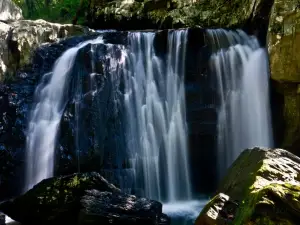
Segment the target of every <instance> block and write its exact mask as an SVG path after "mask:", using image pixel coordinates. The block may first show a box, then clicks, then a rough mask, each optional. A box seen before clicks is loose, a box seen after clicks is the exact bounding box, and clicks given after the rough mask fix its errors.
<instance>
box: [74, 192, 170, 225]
mask: <svg viewBox="0 0 300 225" xmlns="http://www.w3.org/2000/svg"><path fill="white" fill-rule="evenodd" d="M81 204H82V206H83V209H82V210H81V211H80V216H79V222H78V223H79V224H80V225H98V224H99V221H101V224H116V225H120V224H130V225H140V224H143V225H147V224H149V225H151V224H161V225H164V224H170V221H169V219H168V217H167V216H165V215H164V214H162V213H161V212H162V204H161V203H159V202H157V201H153V200H149V199H146V198H138V197H136V196H134V195H128V194H123V193H120V194H113V193H111V192H100V191H97V190H91V191H87V192H86V194H85V196H84V197H83V198H82V200H81Z"/></svg>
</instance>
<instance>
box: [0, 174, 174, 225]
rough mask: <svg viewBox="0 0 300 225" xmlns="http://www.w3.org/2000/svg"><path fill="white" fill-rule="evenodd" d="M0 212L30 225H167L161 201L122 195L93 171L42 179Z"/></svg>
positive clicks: (167, 221)
mask: <svg viewBox="0 0 300 225" xmlns="http://www.w3.org/2000/svg"><path fill="white" fill-rule="evenodd" d="M0 211H2V212H3V213H4V214H6V215H8V216H9V217H11V218H12V219H14V220H16V221H18V222H20V223H22V224H30V225H75V224H77V225H98V224H101V225H128V224H130V225H140V224H144V225H169V224H170V219H169V218H168V217H167V216H166V215H164V214H163V213H162V204H161V203H160V202H157V201H154V200H150V199H147V198H139V197H136V196H134V195H129V194H125V193H122V192H121V191H120V189H118V188H116V187H115V186H114V185H112V184H110V183H108V182H107V181H106V180H105V179H104V178H103V177H102V176H101V175H100V174H98V173H96V172H91V173H76V174H72V175H68V176H60V177H53V178H49V179H46V180H43V181H41V182H40V183H38V184H37V185H36V186H34V187H33V188H32V189H31V190H29V191H28V192H26V193H25V194H24V195H22V196H20V197H17V198H15V199H12V200H10V201H6V202H4V203H1V204H0Z"/></svg>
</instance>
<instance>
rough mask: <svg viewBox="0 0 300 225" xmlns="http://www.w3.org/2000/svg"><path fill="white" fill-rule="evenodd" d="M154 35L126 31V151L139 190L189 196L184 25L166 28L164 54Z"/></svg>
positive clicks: (161, 197)
mask: <svg viewBox="0 0 300 225" xmlns="http://www.w3.org/2000/svg"><path fill="white" fill-rule="evenodd" d="M154 38H155V34H154V33H151V32H146V33H138V32H136V33H130V34H129V42H130V43H129V45H130V50H129V55H128V58H127V64H126V70H125V75H124V82H125V95H124V101H125V108H126V119H125V120H126V121H127V125H126V128H127V130H126V135H127V136H126V140H127V146H128V151H129V152H130V153H131V161H132V164H133V165H134V166H135V168H136V178H137V181H136V183H137V186H138V187H140V188H141V189H143V190H144V193H143V195H144V196H147V197H149V198H152V199H157V200H161V201H162V200H165V201H169V202H173V201H176V200H183V199H184V200H188V199H190V198H191V186H190V177H189V168H188V157H187V155H188V150H187V125H186V112H185V110H186V109H185V87H184V73H185V52H186V41H187V31H186V30H180V31H169V33H168V44H167V54H166V55H167V56H166V58H160V57H158V56H157V55H156V53H155V49H154V45H153V43H154Z"/></svg>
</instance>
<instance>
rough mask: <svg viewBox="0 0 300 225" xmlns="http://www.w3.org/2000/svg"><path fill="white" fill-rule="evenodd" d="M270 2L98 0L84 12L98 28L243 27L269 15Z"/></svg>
mask: <svg viewBox="0 0 300 225" xmlns="http://www.w3.org/2000/svg"><path fill="white" fill-rule="evenodd" d="M272 2H273V0H233V1H227V0H201V1H196V2H193V1H182V0H159V1H154V0H144V1H134V0H133V1H122V0H116V1H108V2H102V1H101V2H99V3H96V4H92V6H91V7H90V8H88V9H87V11H88V13H87V15H88V24H89V25H90V26H91V27H93V28H98V29H99V28H116V29H128V28H129V29H147V28H153V29H157V28H179V27H194V26H200V27H205V28H209V27H211V28H213V27H218V28H219V27H227V28H229V27H244V26H245V25H246V24H249V22H251V21H252V22H253V20H254V19H258V17H257V15H260V16H261V17H264V16H263V15H264V14H265V12H267V15H268V14H269V13H268V12H269V11H270V7H271V4H269V3H272ZM266 3H267V4H266ZM262 6H264V7H262ZM264 19H265V20H266V21H267V20H268V18H264ZM124 21H126V22H128V24H126V23H124ZM139 22H143V23H139Z"/></svg>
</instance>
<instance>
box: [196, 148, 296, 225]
mask: <svg viewBox="0 0 300 225" xmlns="http://www.w3.org/2000/svg"><path fill="white" fill-rule="evenodd" d="M299 175H300V158H298V157H296V156H295V155H293V154H292V153H290V152H287V151H285V150H282V149H260V148H254V149H248V150H245V151H244V152H243V153H242V154H241V155H240V156H239V158H238V159H237V160H236V161H235V162H234V164H233V165H232V166H231V168H230V169H229V172H228V174H227V176H226V177H225V179H224V181H223V182H222V184H221V186H220V188H219V190H218V193H225V194H226V195H228V196H229V197H230V199H231V200H234V201H237V202H239V207H238V209H237V211H236V212H235V214H234V220H233V224H235V225H245V224H247V225H250V224H251V225H252V224H253V225H254V224H256V225H257V224H259V225H275V224H276V225H277V224H282V225H296V224H297V222H298V221H300V176H299ZM209 204H211V203H209ZM204 209H205V208H204ZM202 215H203V214H200V215H199V217H201V216H202ZM220 216H221V215H219V217H220ZM215 224H220V223H217V222H216V223H215Z"/></svg>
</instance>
